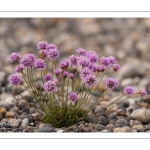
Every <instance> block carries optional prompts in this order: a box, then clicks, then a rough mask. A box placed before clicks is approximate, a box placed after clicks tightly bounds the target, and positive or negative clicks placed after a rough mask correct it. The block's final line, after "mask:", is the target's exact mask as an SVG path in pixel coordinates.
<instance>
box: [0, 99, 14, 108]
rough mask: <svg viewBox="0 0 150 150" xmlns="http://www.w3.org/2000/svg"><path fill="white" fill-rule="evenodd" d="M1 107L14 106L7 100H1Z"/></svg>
mask: <svg viewBox="0 0 150 150" xmlns="http://www.w3.org/2000/svg"><path fill="white" fill-rule="evenodd" d="M0 107H5V108H6V109H7V110H9V109H10V108H12V104H10V103H8V102H6V101H0Z"/></svg>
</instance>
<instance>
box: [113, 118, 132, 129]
mask: <svg viewBox="0 0 150 150" xmlns="http://www.w3.org/2000/svg"><path fill="white" fill-rule="evenodd" d="M115 124H117V125H120V126H121V127H123V126H128V125H129V122H128V121H127V120H126V119H119V120H117V121H116V122H115Z"/></svg>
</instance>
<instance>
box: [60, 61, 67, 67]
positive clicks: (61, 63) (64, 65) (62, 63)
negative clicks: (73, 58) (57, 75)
mask: <svg viewBox="0 0 150 150" xmlns="http://www.w3.org/2000/svg"><path fill="white" fill-rule="evenodd" d="M68 66H69V61H68V60H65V61H62V62H60V67H61V68H62V69H64V68H67V67H68Z"/></svg>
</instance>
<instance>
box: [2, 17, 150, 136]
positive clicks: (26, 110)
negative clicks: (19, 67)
mask: <svg viewBox="0 0 150 150" xmlns="http://www.w3.org/2000/svg"><path fill="white" fill-rule="evenodd" d="M0 22H1V23H0V46H1V47H0V132H102V133H108V132H150V110H149V109H147V111H146V108H147V107H148V106H149V105H150V95H149V94H148V95H147V96H146V97H145V98H142V97H132V98H129V99H127V100H126V101H124V102H123V103H122V104H119V105H118V106H116V107H114V109H113V110H111V111H110V112H108V113H107V114H104V115H101V114H99V111H101V110H102V109H103V108H104V106H106V105H108V104H109V103H110V102H112V101H113V100H114V98H115V97H116V96H117V95H118V94H120V93H121V91H122V90H123V87H124V86H126V85H132V86H133V87H134V88H135V89H136V90H140V89H143V88H146V90H147V92H148V93H150V62H149V60H150V55H149V53H150V36H149V35H150V34H149V32H150V19H146V18H145V19H144V18H143V19H133V18H132V19H119V18H118V19H99V18H96V19H94V18H92V19H90V18H89V19H83V18H81V19H60V18H57V19H48V18H47V19H13V18H12V19H0ZM41 40H45V41H48V42H49V43H54V44H55V45H57V47H58V49H59V50H60V53H61V58H60V61H61V60H63V59H64V58H66V57H68V56H69V55H70V54H72V53H75V50H76V49H77V48H79V47H83V48H84V49H86V50H95V51H96V52H97V53H98V54H99V56H109V55H113V56H115V57H116V58H117V60H118V62H119V63H120V64H121V66H122V68H121V70H120V71H119V72H118V73H117V74H115V75H114V77H115V78H116V79H118V80H119V81H120V85H119V87H118V88H116V89H115V90H114V91H113V92H112V93H111V94H109V95H107V97H106V98H105V99H104V101H102V102H101V103H100V104H99V105H98V106H97V107H96V109H95V110H93V112H92V113H91V115H90V119H89V121H88V122H79V123H78V124H75V125H73V126H70V127H68V128H59V129H58V128H55V127H53V126H52V125H49V124H44V123H41V122H40V121H39V120H38V116H37V114H36V112H35V111H34V109H33V108H31V107H30V106H29V105H28V103H27V102H26V101H25V100H23V99H21V97H20V96H18V95H16V91H15V89H14V88H12V87H11V86H10V85H9V84H8V77H9V75H10V74H12V73H14V66H13V65H12V64H10V63H9V55H10V53H11V52H14V51H16V52H20V53H21V55H24V54H26V53H27V52H30V53H34V54H38V51H37V50H36V45H37V43H38V42H39V41H41ZM22 95H23V96H25V97H26V99H27V100H28V101H29V102H30V103H31V104H35V105H37V104H36V103H35V102H34V99H33V98H32V97H31V96H30V94H29V93H28V92H27V91H24V90H22ZM112 97H114V98H112ZM145 111H146V116H145V115H144V114H145Z"/></svg>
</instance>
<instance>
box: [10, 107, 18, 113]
mask: <svg viewBox="0 0 150 150" xmlns="http://www.w3.org/2000/svg"><path fill="white" fill-rule="evenodd" d="M10 110H11V111H16V112H19V108H18V107H17V106H14V107H13V108H11V109H10Z"/></svg>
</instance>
